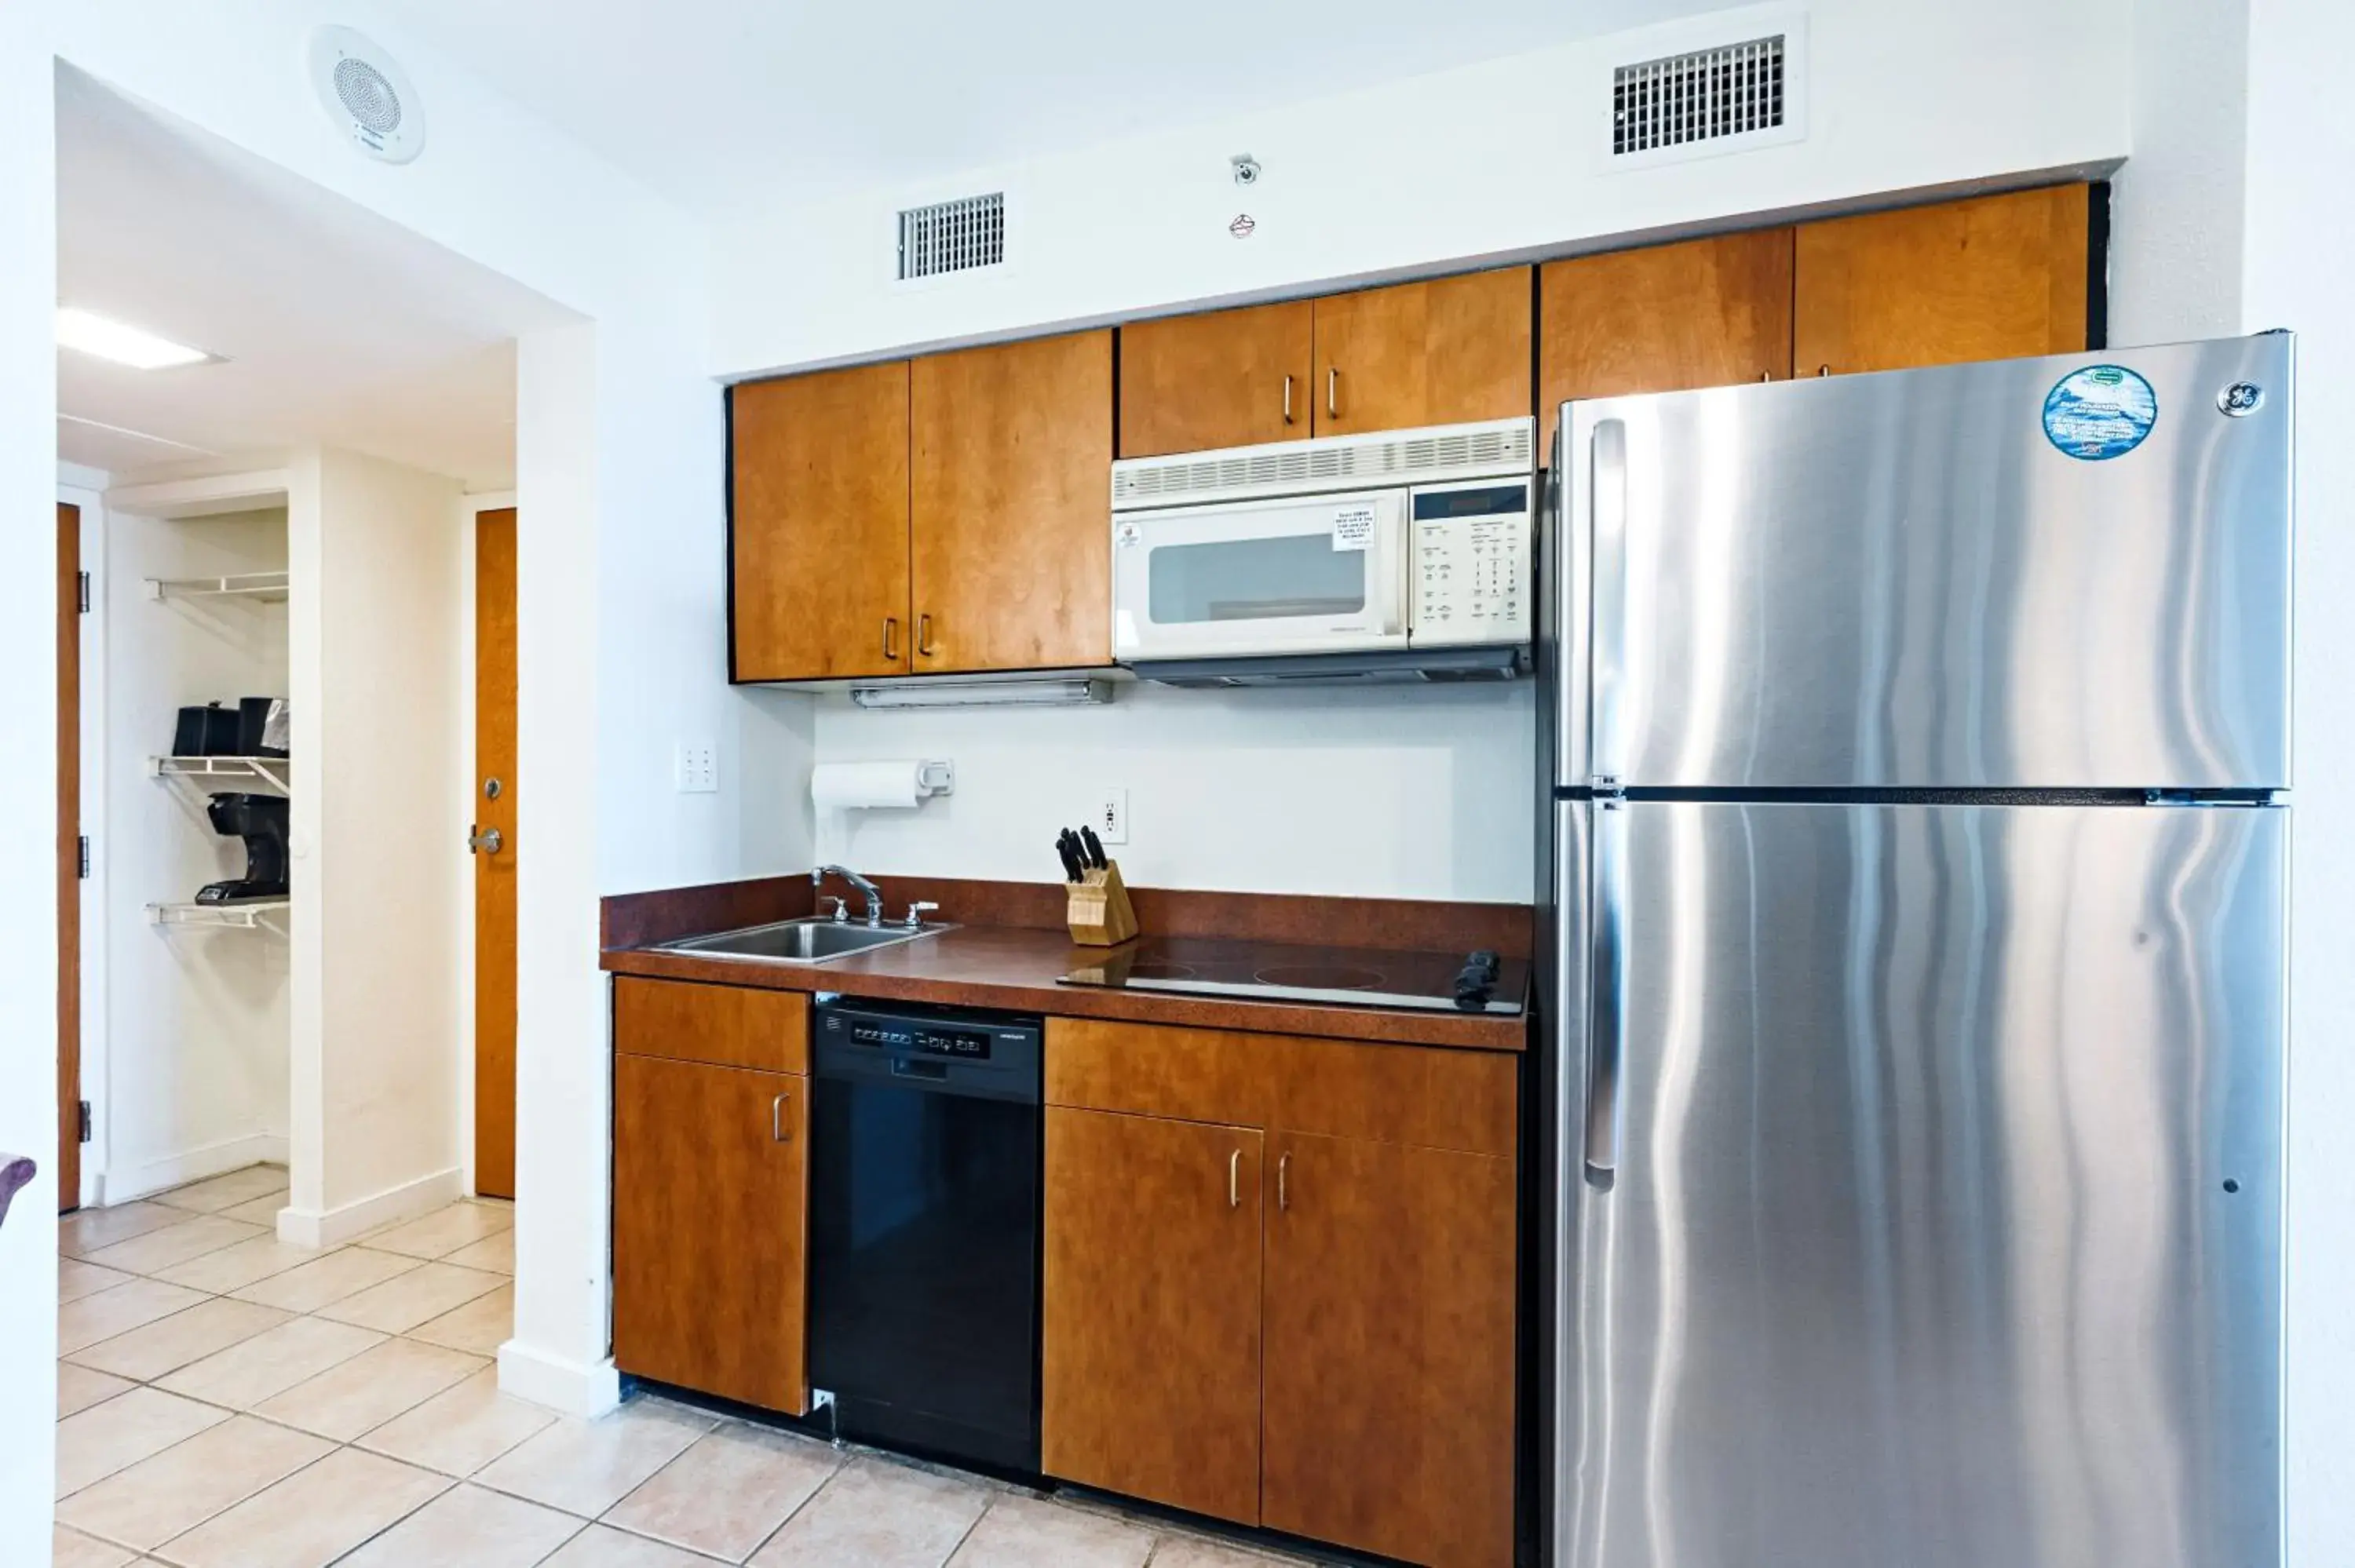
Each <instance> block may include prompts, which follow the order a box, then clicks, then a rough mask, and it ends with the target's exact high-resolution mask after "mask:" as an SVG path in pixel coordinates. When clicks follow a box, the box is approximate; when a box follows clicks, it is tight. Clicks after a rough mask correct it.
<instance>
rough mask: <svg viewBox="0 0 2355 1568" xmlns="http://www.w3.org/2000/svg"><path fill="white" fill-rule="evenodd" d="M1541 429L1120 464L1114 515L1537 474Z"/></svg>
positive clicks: (1513, 423)
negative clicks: (1149, 508)
mask: <svg viewBox="0 0 2355 1568" xmlns="http://www.w3.org/2000/svg"><path fill="white" fill-rule="evenodd" d="M1536 450H1537V422H1536V421H1535V420H1533V419H1498V420H1496V421H1494V422H1492V423H1489V424H1485V425H1454V426H1441V427H1437V428H1434V429H1427V430H1399V431H1393V432H1390V433H1387V434H1382V435H1373V436H1338V437H1331V438H1327V440H1313V441H1285V442H1283V443H1280V444H1278V445H1274V446H1264V447H1237V448H1234V449H1233V450H1229V451H1219V452H1194V453H1188V454H1186V455H1182V456H1177V457H1159V458H1132V459H1128V460H1125V461H1121V462H1116V463H1114V464H1113V469H1112V503H1113V506H1114V510H1126V509H1133V508H1137V507H1146V506H1174V505H1181V504H1191V503H1197V502H1203V501H1226V500H1241V499H1250V498H1252V497H1262V496H1271V497H1272V496H1281V495H1302V494H1307V493H1312V492H1316V491H1326V490H1363V489H1369V488H1373V487H1376V486H1380V485H1385V484H1400V483H1410V484H1412V483H1424V482H1435V481H1439V480H1444V479H1476V478H1479V477H1480V476H1482V475H1485V474H1521V473H1528V472H1529V471H1531V470H1532V469H1534V468H1535V466H1536V462H1535V457H1534V454H1535V452H1536Z"/></svg>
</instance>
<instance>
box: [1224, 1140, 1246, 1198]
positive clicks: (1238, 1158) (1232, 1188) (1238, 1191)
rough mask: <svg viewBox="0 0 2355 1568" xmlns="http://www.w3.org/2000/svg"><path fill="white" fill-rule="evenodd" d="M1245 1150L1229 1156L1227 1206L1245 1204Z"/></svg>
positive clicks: (1236, 1151)
mask: <svg viewBox="0 0 2355 1568" xmlns="http://www.w3.org/2000/svg"><path fill="white" fill-rule="evenodd" d="M1242 1182H1243V1151H1242V1150H1240V1149H1238V1150H1235V1151H1234V1152H1233V1153H1232V1154H1230V1155H1228V1156H1227V1207H1228V1208H1230V1209H1240V1208H1241V1207H1242V1206H1243V1185H1242Z"/></svg>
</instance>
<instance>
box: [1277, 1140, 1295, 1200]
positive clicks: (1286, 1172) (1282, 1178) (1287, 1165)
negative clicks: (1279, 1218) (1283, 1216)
mask: <svg viewBox="0 0 2355 1568" xmlns="http://www.w3.org/2000/svg"><path fill="white" fill-rule="evenodd" d="M1291 1176H1292V1152H1291V1150H1285V1151H1284V1156H1283V1158H1282V1159H1280V1160H1277V1161H1276V1162H1275V1206H1276V1207H1277V1208H1278V1209H1289V1208H1291V1207H1292V1183H1291Z"/></svg>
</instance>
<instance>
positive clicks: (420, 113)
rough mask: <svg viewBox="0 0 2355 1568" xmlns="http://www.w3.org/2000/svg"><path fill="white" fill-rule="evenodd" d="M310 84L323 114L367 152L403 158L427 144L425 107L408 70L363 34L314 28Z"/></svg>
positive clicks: (390, 161)
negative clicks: (411, 81)
mask: <svg viewBox="0 0 2355 1568" xmlns="http://www.w3.org/2000/svg"><path fill="white" fill-rule="evenodd" d="M311 85H312V86H313V87H314V88H315V89H316V90H317V91H318V94H319V106H320V107H321V108H323V109H325V111H327V118H328V119H330V120H332V121H334V122H335V123H336V126H337V127H338V128H339V129H341V130H342V131H344V132H346V134H348V135H349V136H350V137H351V139H352V141H353V142H354V143H356V144H357V146H358V147H359V149H360V151H362V152H364V153H366V154H368V155H369V156H370V157H372V158H381V159H382V160H384V161H385V162H386V163H388V164H405V163H407V162H409V161H410V159H411V158H414V157H415V156H417V154H420V153H421V152H423V151H424V150H425V107H424V105H423V104H421V103H420V102H419V101H418V98H417V90H416V89H415V88H414V87H411V86H410V83H409V73H408V72H407V71H404V70H402V69H400V62H399V61H398V60H395V59H394V58H392V57H391V56H390V55H389V54H386V53H385V52H384V51H383V50H382V49H380V48H377V46H376V45H375V44H374V43H372V42H370V41H369V40H368V37H366V36H365V35H363V34H360V33H357V32H355V31H353V30H352V29H351V28H349V27H334V26H329V27H321V28H319V29H317V30H316V31H315V32H314V33H313V34H312V35H311Z"/></svg>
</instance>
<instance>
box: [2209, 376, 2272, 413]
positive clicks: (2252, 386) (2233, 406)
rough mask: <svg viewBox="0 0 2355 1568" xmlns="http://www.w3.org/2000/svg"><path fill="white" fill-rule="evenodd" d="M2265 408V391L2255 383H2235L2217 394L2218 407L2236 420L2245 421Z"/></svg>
mask: <svg viewBox="0 0 2355 1568" xmlns="http://www.w3.org/2000/svg"><path fill="white" fill-rule="evenodd" d="M2264 406H2265V389H2264V387H2260V386H2258V385H2257V384H2256V383H2255V382H2254V381H2235V382H2233V383H2232V385H2231V386H2230V387H2225V388H2224V389H2223V390H2222V392H2219V393H2217V394H2216V407H2217V408H2218V409H2219V410H2220V411H2221V412H2223V413H2226V414H2229V415H2231V416H2232V418H2235V419H2245V418H2248V417H2249V416H2250V415H2252V414H2254V413H2255V412H2256V411H2257V410H2258V409H2260V408H2264Z"/></svg>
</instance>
